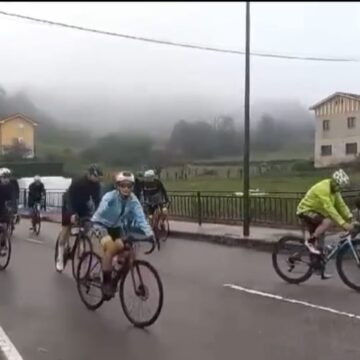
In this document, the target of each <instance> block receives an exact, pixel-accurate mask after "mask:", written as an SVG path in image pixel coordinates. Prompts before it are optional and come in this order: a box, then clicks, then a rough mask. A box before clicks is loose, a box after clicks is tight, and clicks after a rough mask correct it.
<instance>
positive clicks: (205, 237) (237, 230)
mask: <svg viewBox="0 0 360 360" xmlns="http://www.w3.org/2000/svg"><path fill="white" fill-rule="evenodd" d="M170 231H171V236H174V237H181V238H186V239H190V240H198V241H207V242H212V243H216V244H222V245H228V246H242V247H250V248H260V249H263V250H268V249H271V248H272V247H273V244H274V243H276V242H277V241H278V240H279V239H280V238H281V237H282V236H284V235H287V234H294V235H298V236H302V233H301V231H299V230H287V229H286V230H285V229H277V228H269V227H261V226H250V236H249V237H245V236H244V235H243V228H242V226H234V225H223V224H208V223H205V224H202V225H201V226H200V225H198V224H197V223H191V222H185V221H170Z"/></svg>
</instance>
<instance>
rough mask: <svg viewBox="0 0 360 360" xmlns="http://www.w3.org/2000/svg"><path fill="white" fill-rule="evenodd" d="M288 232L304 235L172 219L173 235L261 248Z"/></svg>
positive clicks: (52, 218)
mask: <svg viewBox="0 0 360 360" xmlns="http://www.w3.org/2000/svg"><path fill="white" fill-rule="evenodd" d="M22 217H24V218H26V217H28V215H27V214H26V213H23V214H22ZM43 220H44V221H49V222H61V214H59V213H46V214H44V215H43ZM287 234H294V235H299V236H301V235H302V233H301V231H299V230H288V229H278V228H270V227H261V226H250V236H249V237H244V236H243V228H242V226H235V225H223V224H209V223H203V224H202V225H201V226H200V225H198V224H197V223H195V222H187V221H175V220H170V236H171V237H177V238H182V239H188V240H195V241H205V242H210V243H214V244H220V245H227V246H239V247H248V248H258V249H259V250H269V249H272V247H273V244H274V243H276V242H277V241H278V240H279V239H280V238H281V237H282V236H284V235H287Z"/></svg>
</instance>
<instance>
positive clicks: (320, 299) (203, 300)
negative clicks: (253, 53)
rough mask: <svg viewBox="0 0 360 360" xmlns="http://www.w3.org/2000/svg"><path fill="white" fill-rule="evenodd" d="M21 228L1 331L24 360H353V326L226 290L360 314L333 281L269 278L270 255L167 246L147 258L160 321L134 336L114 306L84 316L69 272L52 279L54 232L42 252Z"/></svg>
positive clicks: (6, 277) (1, 305)
mask: <svg viewBox="0 0 360 360" xmlns="http://www.w3.org/2000/svg"><path fill="white" fill-rule="evenodd" d="M27 229H28V222H27V221H26V220H23V221H22V223H21V224H20V225H19V227H18V228H17V229H16V232H15V235H14V239H13V253H12V258H11V262H10V265H9V267H8V269H7V270H6V271H5V272H2V273H0V284H1V285H0V286H1V292H0V325H1V326H2V327H3V329H4V330H5V332H6V334H7V335H8V336H9V338H10V339H11V341H12V342H13V343H14V345H15V346H16V348H17V349H18V351H19V352H20V354H21V355H22V356H23V358H24V359H25V360H43V359H44V360H45V359H49V360H83V359H87V360H97V359H106V360H115V359H116V360H118V359H129V360H138V359H139V360H140V359H144V358H146V359H148V360H183V359H197V360H202V359H204V360H205V359H206V360H212V359H239V358H242V359H251V360H263V359H276V360H288V359H292V360H304V359H311V360H314V359H327V360H338V359H342V360H344V359H346V360H347V359H349V360H352V359H354V360H355V359H356V360H358V359H359V358H360V345H359V340H358V339H359V334H360V320H356V319H350V318H347V317H344V316H339V315H336V314H331V313H329V312H323V311H320V310H319V309H312V308H309V307H304V306H301V305H296V304H289V303H284V302H281V301H278V300H276V299H270V298H265V297H262V296H257V295H252V294H247V293H244V292H241V291H236V290H233V289H230V288H226V287H224V286H223V285H224V284H227V283H231V284H235V285H240V286H243V287H247V288H251V289H256V290H260V291H266V292H269V293H272V294H278V295H282V296H286V297H289V298H294V299H298V300H303V301H307V302H310V303H313V304H317V305H322V306H328V307H332V308H334V309H337V310H339V311H346V312H349V313H354V314H360V294H357V293H356V292H354V291H352V290H350V289H348V288H347V287H346V286H345V285H344V284H342V283H341V281H340V280H339V279H338V276H337V275H336V276H335V278H334V279H332V280H329V281H321V280H319V279H318V278H316V277H314V278H312V279H310V280H309V281H308V282H307V283H306V284H303V285H301V286H294V285H288V284H285V283H284V282H283V281H282V280H281V279H279V278H278V277H277V275H276V274H275V273H274V271H273V269H272V265H271V256H270V254H269V253H262V252H257V251H253V250H246V249H237V248H228V247H222V246H218V245H211V244H206V243H197V242H192V241H188V240H179V239H176V240H175V239H169V240H168V242H167V243H166V244H165V246H164V247H163V248H162V251H161V252H157V253H155V254H153V255H150V256H147V257H146V258H147V260H149V261H150V262H151V263H152V264H153V265H154V266H155V267H156V268H157V269H158V270H159V273H160V276H161V278H162V281H163V284H164V295H165V298H164V307H163V311H162V313H161V315H160V317H159V319H158V321H157V322H156V323H155V324H154V325H153V326H152V327H150V328H148V329H147V330H140V329H136V328H134V327H133V326H132V325H130V323H129V322H128V320H127V319H126V318H125V316H124V314H123V312H122V309H121V307H120V302H119V300H118V297H116V298H115V299H113V300H112V301H111V302H108V303H105V304H104V305H103V306H102V307H101V308H100V309H98V310H97V311H96V312H90V311H89V310H87V309H86V308H85V306H84V305H83V304H82V302H81V301H80V298H79V296H78V293H77V289H76V287H75V282H74V280H73V279H72V277H71V273H70V267H69V266H68V268H67V270H66V271H65V273H63V274H61V275H60V274H58V273H56V271H55V269H54V250H53V249H54V244H55V239H56V236H57V234H58V231H59V225H57V224H43V229H42V234H41V235H40V236H39V237H38V238H37V240H38V241H40V242H41V243H34V242H30V241H28V239H29V238H33V239H36V238H35V237H33V236H30V235H29V232H28V230H27ZM144 257H145V256H144ZM330 270H332V269H330ZM334 274H335V272H334Z"/></svg>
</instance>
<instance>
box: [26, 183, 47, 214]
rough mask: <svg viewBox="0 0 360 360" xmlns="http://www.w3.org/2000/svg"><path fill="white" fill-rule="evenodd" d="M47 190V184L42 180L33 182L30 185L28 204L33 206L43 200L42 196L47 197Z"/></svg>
mask: <svg viewBox="0 0 360 360" xmlns="http://www.w3.org/2000/svg"><path fill="white" fill-rule="evenodd" d="M45 195H46V191H45V186H44V184H43V183H42V182H39V183H37V182H35V181H34V182H33V183H31V184H30V186H29V197H28V206H29V207H30V208H31V207H33V206H34V203H35V202H38V201H40V200H41V198H42V197H45Z"/></svg>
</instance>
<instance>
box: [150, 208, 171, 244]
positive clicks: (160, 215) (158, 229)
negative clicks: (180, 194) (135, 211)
mask: <svg viewBox="0 0 360 360" xmlns="http://www.w3.org/2000/svg"><path fill="white" fill-rule="evenodd" d="M166 205H168V204H166V203H161V204H157V205H156V208H155V211H154V213H153V215H149V214H148V213H149V211H148V209H149V208H150V207H152V206H153V205H152V204H150V203H145V206H146V208H147V214H148V215H147V216H148V221H149V224H150V226H151V228H152V229H153V232H154V235H155V238H156V240H157V242H158V247H159V249H160V241H162V242H165V241H166V240H167V239H168V237H169V234H170V224H169V218H168V214H167V208H168V206H166ZM164 208H166V211H164Z"/></svg>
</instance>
